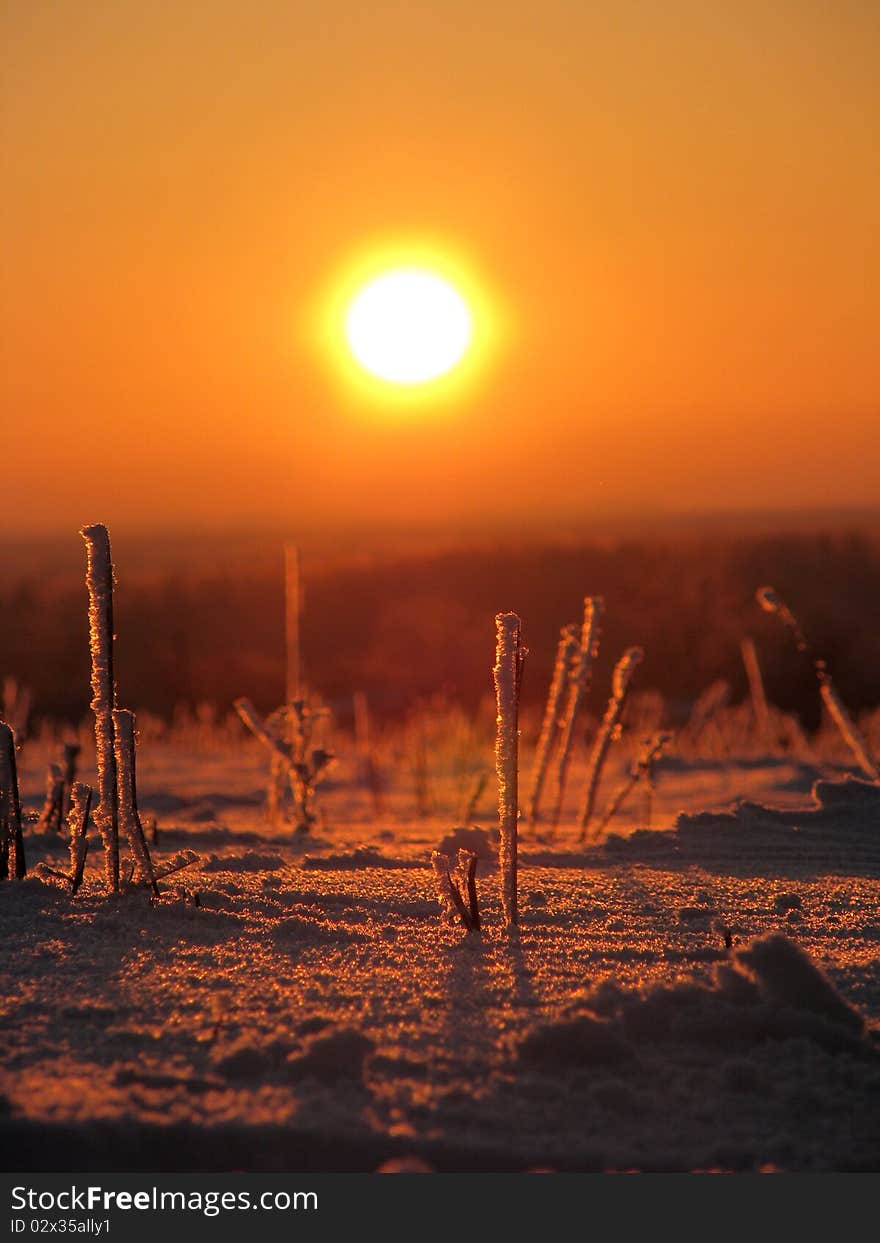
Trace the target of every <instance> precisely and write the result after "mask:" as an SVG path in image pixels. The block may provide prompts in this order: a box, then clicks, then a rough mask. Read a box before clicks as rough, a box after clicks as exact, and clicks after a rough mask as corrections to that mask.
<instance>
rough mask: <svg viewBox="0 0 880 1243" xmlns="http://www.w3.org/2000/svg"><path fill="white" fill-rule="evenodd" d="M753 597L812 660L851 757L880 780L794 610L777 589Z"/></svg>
mask: <svg viewBox="0 0 880 1243" xmlns="http://www.w3.org/2000/svg"><path fill="white" fill-rule="evenodd" d="M755 599H756V600H757V601H758V604H759V605H760V606H761V608H762V609H763V610H764V612H765V613H770V614H772V615H773V616H774V617H777V618H778V619H779V620H780V621H781V622H782V624H783V626H785V627H786V629H787V630H788V631H789V633H790V634H791V636H792V638H793V639H794V643H795V647H796V648H797V650H798V651H799V652H802V653H803V654H804V655H805V656H807V657H808V658H809V659H810V660H811V661H812V663H813V670H814V672H815V674H816V680H817V682H818V683H819V694H820V696H821V698H822V702H823V703H824V704H825V707H826V709H827V710H828V715H829V716H830V717H831V719H832V721H833V722H834V724H835V725H836V726H837V729H838V731H839V733H840V736H841V738H842V739H843V741H844V742H845V743H846V745H847V746H848V747H849V749H850V751H851V753H852V756H853V758H854V759H855V761H856V763H857V764H858V766H859V768H861V770H862V772H863V773H864V774H865V776H866V777H868V779H869V780H870V781H880V768H878V766H877V764H876V763H875V762H874V759H873V756H872V755H871V752H870V750H869V749H868V744H867V743H866V742H865V739H864V738H863V737H862V735H861V732H860V730H859V728H858V726H857V725H856V723H855V721H854V720H853V719H852V716H851V715H850V713H849V710H848V709H847V706H846V704H845V703H844V702H843V700H842V699H841V697H840V693H839V692H838V690H837V688H836V687H835V685H834V683H833V681H832V679H831V674H830V673H829V672H828V668H827V666H826V664H825V661H824V660H822V659H821V658H820V657H818V656H817V655H816V653H815V652H814V651H813V649H812V646H811V644H810V643H809V641H808V639H807V637H806V634H805V632H804V630H803V628H802V626H801V624H800V622H799V621H798V619H797V618H796V617H795V615H794V613H793V612H792V611H791V609H790V608H789V607H788V605H787V604H786V603H785V601H784V600H783V599H782V597H781V596H780V595H779V593H778V592H777V591H775V590H774V588H772V587H759V588H758V590H757V592H756V593H755Z"/></svg>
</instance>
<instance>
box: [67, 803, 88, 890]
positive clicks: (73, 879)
mask: <svg viewBox="0 0 880 1243" xmlns="http://www.w3.org/2000/svg"><path fill="white" fill-rule="evenodd" d="M91 806H92V790H91V787H90V786H87V785H83V783H82V782H81V781H75V782H74V783H73V789H72V790H71V801H70V811H69V812H68V814H67V827H68V828H69V830H70V892H71V894H75V893H76V891H77V890H78V889H79V887H80V885H81V884H82V881H83V873H84V871H85V866H86V855H87V853H88V849H89V839H88V835H87V832H86V830H87V827H88V823H89V810H90V809H91Z"/></svg>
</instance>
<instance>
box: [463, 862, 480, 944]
mask: <svg viewBox="0 0 880 1243" xmlns="http://www.w3.org/2000/svg"><path fill="white" fill-rule="evenodd" d="M458 875H459V878H460V883H461V892H462V897H464V895H465V894H467V901H468V910H469V912H470V918H471V922H470V926H471V928H473V929H475V930H478V929H479V927H480V904H479V901H478V899H477V856H476V855H475V854H474V852H473V851H472V850H465V849H464V847H462V848H461V849H460V850H459V852H458Z"/></svg>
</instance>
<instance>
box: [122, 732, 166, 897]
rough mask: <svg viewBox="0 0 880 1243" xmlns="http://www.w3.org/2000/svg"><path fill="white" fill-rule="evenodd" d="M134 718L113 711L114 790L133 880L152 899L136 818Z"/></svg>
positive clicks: (151, 876) (149, 866) (152, 882)
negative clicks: (149, 893)
mask: <svg viewBox="0 0 880 1243" xmlns="http://www.w3.org/2000/svg"><path fill="white" fill-rule="evenodd" d="M134 727H135V717H134V713H133V712H130V711H129V710H128V708H115V709H114V711H113V733H114V739H115V752H116V780H117V791H118V818H119V824H120V826H121V828H122V831H123V832H124V833H125V836H126V837H127V838H128V844H129V846H130V848H131V854H132V858H133V860H134V869H135V872H136V874H137V878H138V880H139V881H141V882H142V883H143V884H145V885H148V886H149V887H150V889H152V891H153V895H154V896H155V897H158V896H159V887H158V885H157V884H156V873H155V871H154V869H153V861H152V859H151V858H150V848H149V846H148V845H147V839H146V836H145V835H144V829H143V825H142V824H141V820H140V816H139V815H138V805H137V780H136V776H135V741H134V738H135V734H134Z"/></svg>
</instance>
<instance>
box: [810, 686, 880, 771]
mask: <svg viewBox="0 0 880 1243" xmlns="http://www.w3.org/2000/svg"><path fill="white" fill-rule="evenodd" d="M819 694H820V695H821V696H822V702H823V703H824V704H825V707H826V708H827V709H828V714H829V716H830V717H831V719H832V721H833V722H834V724H835V725H836V726H837V728H838V730H839V731H840V736H841V737H842V738H843V740H844V742H845V743H846V745H847V746H848V747H849V749H850V751H851V752H852V754H853V757H854V758H855V761H856V763H857V764H858V766H859V768H861V770H862V772H863V773H864V774H865V776H866V777H868V778H869V780H871V781H880V769H878V767H877V765H876V764H875V763H874V761H873V759H872V758H871V756H870V754H869V752H868V746H867V743H866V742H865V740H864V738H863V737H862V735H861V734H860V733H859V728H858V726H857V725H856V723H855V721H854V720H853V719H852V717H851V716H850V714H849V710H848V709H847V706H846V704H845V703H844V702H843V700H842V699H841V698H840V695H839V694H838V692H837V688H836V687H835V685H834V683H833V682H832V681H831V678H830V677H829V675H828V674H827V673H826V674H825V676H824V678H823V679H822V680H821V681H820V683H819Z"/></svg>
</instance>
